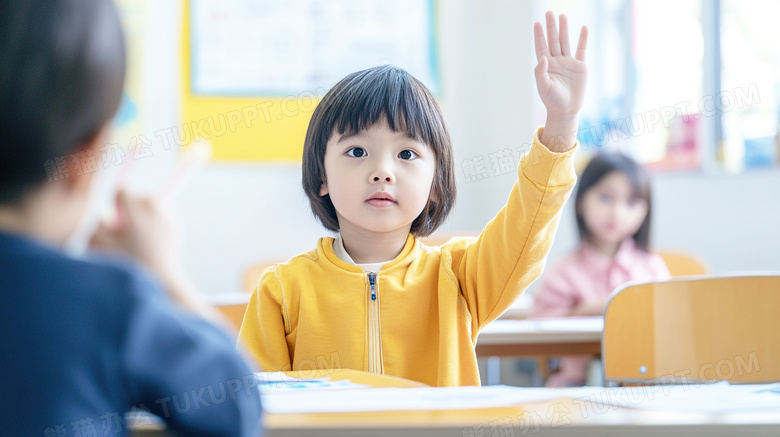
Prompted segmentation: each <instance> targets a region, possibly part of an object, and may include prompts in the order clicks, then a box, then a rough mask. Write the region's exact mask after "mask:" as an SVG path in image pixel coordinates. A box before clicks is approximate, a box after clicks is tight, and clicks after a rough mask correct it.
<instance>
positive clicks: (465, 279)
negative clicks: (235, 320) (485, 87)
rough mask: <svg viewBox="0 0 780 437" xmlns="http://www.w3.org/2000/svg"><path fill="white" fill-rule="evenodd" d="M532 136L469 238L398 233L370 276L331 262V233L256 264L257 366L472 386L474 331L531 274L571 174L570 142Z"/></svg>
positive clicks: (251, 332)
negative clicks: (435, 241)
mask: <svg viewBox="0 0 780 437" xmlns="http://www.w3.org/2000/svg"><path fill="white" fill-rule="evenodd" d="M538 133H539V131H537V135H534V142H533V145H532V147H531V151H530V152H529V153H527V154H525V155H524V156H523V157H522V159H521V161H520V164H519V166H518V181H517V182H516V183H515V186H514V188H513V189H512V192H511V194H510V196H509V200H508V202H507V204H506V206H505V207H504V208H503V209H502V210H501V211H500V212H499V213H498V215H496V217H495V218H494V219H493V220H491V222H490V223H488V225H487V226H486V227H485V229H484V230H483V231H482V233H481V234H480V236H479V237H477V238H456V239H453V240H451V241H449V242H447V243H446V244H444V245H443V246H441V247H428V246H426V245H424V244H422V243H421V242H420V241H418V240H417V239H416V238H414V237H413V236H412V235H409V238H408V239H407V241H406V245H405V246H404V248H403V250H402V251H401V253H400V254H399V255H398V256H397V257H396V258H395V259H394V260H392V261H390V262H388V263H386V264H384V265H383V266H382V268H381V269H380V270H379V272H376V273H366V272H365V271H364V270H363V269H362V268H360V267H358V266H355V265H352V264H349V263H347V262H344V261H342V260H341V259H339V258H338V257H337V256H336V254H335V253H334V251H333V241H334V240H333V238H321V239H320V240H319V242H318V243H317V248H316V249H314V250H312V251H311V252H308V253H304V254H302V255H298V256H296V257H294V258H292V259H291V260H290V261H288V262H286V263H282V264H277V265H275V266H273V267H270V268H269V269H268V270H266V271H265V272H264V273H263V275H262V276H261V277H260V280H259V281H258V285H257V287H256V288H255V290H254V292H253V293H252V297H251V299H250V302H249V305H248V307H247V311H246V315H245V316H244V322H243V324H242V326H241V332H240V338H241V340H242V341H243V343H244V344H245V345H246V347H247V348H248V349H249V351H250V352H251V353H252V354H253V355H254V356H255V358H256V359H257V361H258V363H259V364H260V366H261V367H262V368H263V370H265V371H279V370H291V369H292V370H312V369H315V368H349V369H357V370H363V371H370V372H375V373H382V374H387V375H393V376H398V377H402V378H407V379H411V380H415V381H420V382H423V383H425V384H429V385H432V386H458V385H479V384H480V381H479V371H478V369H477V358H476V354H475V352H474V346H475V344H476V342H477V335H478V334H479V331H480V330H481V329H482V328H483V327H484V326H485V325H486V324H487V323H489V322H490V321H492V320H494V319H496V318H497V317H499V316H500V315H501V314H502V313H503V312H504V311H505V310H506V309H507V308H508V307H509V306H510V305H511V304H512V302H514V300H515V299H517V298H518V297H519V296H520V294H521V293H522V292H523V290H525V289H526V287H528V285H529V284H530V283H531V282H533V281H534V280H535V279H536V278H537V277H538V276H539V275H540V274H541V272H542V269H543V267H544V261H545V257H546V256H547V252H548V251H549V249H550V245H551V244H552V241H553V237H554V235H555V231H556V228H557V226H558V221H559V218H560V212H561V209H562V207H563V205H564V203H565V202H566V199H567V198H568V197H569V194H570V193H571V190H572V187H573V186H574V183H575V180H576V175H575V173H574V165H573V160H572V156H573V154H574V150H571V151H569V152H566V153H561V154H557V153H552V152H550V151H549V150H548V149H547V148H546V147H545V146H544V145H542V144H541V143H540V142H539V140H538ZM575 149H576V147H575Z"/></svg>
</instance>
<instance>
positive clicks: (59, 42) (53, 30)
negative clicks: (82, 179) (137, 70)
mask: <svg viewBox="0 0 780 437" xmlns="http://www.w3.org/2000/svg"><path fill="white" fill-rule="evenodd" d="M124 75H125V46H124V37H123V35H122V28H121V25H120V22H119V17H118V14H117V10H116V7H115V6H114V3H113V2H112V1H109V0H58V1H51V0H3V1H2V2H0V156H1V157H2V158H0V204H6V203H16V202H18V201H20V200H22V199H23V197H24V196H25V195H26V194H27V193H28V192H29V191H30V190H32V189H34V188H35V187H37V186H38V185H40V184H42V183H43V182H44V181H45V180H46V178H47V174H46V167H45V163H46V162H47V161H49V160H54V159H57V158H65V157H66V155H69V154H71V153H73V152H75V151H76V150H77V149H78V147H80V146H82V145H83V144H84V143H86V142H87V141H89V140H90V139H92V138H94V136H95V135H96V134H97V133H98V132H99V131H100V129H101V128H102V127H103V126H104V125H105V123H106V122H107V121H108V120H109V119H111V117H113V115H114V113H115V112H116V110H117V107H118V106H119V102H120V100H121V96H122V86H123V84H124Z"/></svg>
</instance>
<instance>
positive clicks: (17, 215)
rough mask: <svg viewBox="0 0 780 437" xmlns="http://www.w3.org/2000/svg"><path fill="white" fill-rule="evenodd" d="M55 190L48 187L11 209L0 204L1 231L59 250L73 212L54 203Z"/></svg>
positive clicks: (64, 205)
mask: <svg viewBox="0 0 780 437" xmlns="http://www.w3.org/2000/svg"><path fill="white" fill-rule="evenodd" d="M57 194H59V193H57V188H56V187H53V186H52V187H47V188H46V189H40V190H37V191H36V192H34V193H32V194H30V195H29V196H28V197H27V198H25V199H24V200H22V201H21V202H19V203H17V204H13V205H2V204H0V231H3V232H7V233H10V234H17V235H23V236H26V237H29V238H33V239H36V240H42V241H44V242H47V243H49V244H52V245H55V246H60V245H62V244H64V243H65V242H66V241H67V239H68V235H69V232H70V231H69V229H68V224H69V223H70V222H72V221H74V219H73V217H72V215H73V210H72V208H69V207H68V205H67V204H63V203H61V202H59V201H58V200H57Z"/></svg>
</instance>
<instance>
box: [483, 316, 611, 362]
mask: <svg viewBox="0 0 780 437" xmlns="http://www.w3.org/2000/svg"><path fill="white" fill-rule="evenodd" d="M603 330H604V319H603V318H602V317H561V318H550V319H540V320H503V319H499V320H495V321H493V322H491V323H490V324H488V325H487V326H486V327H485V328H484V329H483V330H482V332H480V334H479V337H478V338H477V348H476V351H477V356H478V357H517V356H538V355H553V356H554V355H557V356H563V355H598V354H600V353H601V335H602V332H603Z"/></svg>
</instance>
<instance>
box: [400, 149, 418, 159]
mask: <svg viewBox="0 0 780 437" xmlns="http://www.w3.org/2000/svg"><path fill="white" fill-rule="evenodd" d="M398 157H399V158H401V159H403V160H406V161H410V160H412V159H414V158H417V153H415V151H414V150H408V149H407V150H404V151H402V152H401V153H399V154H398Z"/></svg>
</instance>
